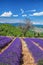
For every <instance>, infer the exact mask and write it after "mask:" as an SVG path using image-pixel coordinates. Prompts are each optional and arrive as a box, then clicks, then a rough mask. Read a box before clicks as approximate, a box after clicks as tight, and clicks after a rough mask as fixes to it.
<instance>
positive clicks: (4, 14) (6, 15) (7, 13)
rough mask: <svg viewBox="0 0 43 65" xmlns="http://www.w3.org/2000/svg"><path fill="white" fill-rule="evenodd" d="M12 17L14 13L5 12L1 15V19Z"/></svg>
mask: <svg viewBox="0 0 43 65" xmlns="http://www.w3.org/2000/svg"><path fill="white" fill-rule="evenodd" d="M11 15H12V12H11V11H9V12H4V13H3V14H1V16H0V17H10V16H11Z"/></svg>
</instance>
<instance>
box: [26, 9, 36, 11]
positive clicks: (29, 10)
mask: <svg viewBox="0 0 43 65" xmlns="http://www.w3.org/2000/svg"><path fill="white" fill-rule="evenodd" d="M26 12H36V10H35V9H34V10H27V11H26Z"/></svg>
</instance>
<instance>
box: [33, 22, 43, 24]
mask: <svg viewBox="0 0 43 65" xmlns="http://www.w3.org/2000/svg"><path fill="white" fill-rule="evenodd" d="M33 24H35V25H43V22H33Z"/></svg>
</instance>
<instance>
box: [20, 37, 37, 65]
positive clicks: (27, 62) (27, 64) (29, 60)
mask: <svg viewBox="0 0 43 65" xmlns="http://www.w3.org/2000/svg"><path fill="white" fill-rule="evenodd" d="M20 40H21V42H22V54H23V62H24V63H23V64H22V65H37V64H35V63H34V58H33V57H32V54H31V53H30V51H29V49H28V48H27V45H26V43H25V41H23V39H21V38H20Z"/></svg>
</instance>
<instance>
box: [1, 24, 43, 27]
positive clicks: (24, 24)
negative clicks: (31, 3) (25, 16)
mask: <svg viewBox="0 0 43 65" xmlns="http://www.w3.org/2000/svg"><path fill="white" fill-rule="evenodd" d="M0 24H3V23H0ZM4 24H5V23H4ZM7 24H11V25H13V26H19V25H25V23H7ZM33 26H35V27H38V28H43V25H33Z"/></svg>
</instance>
